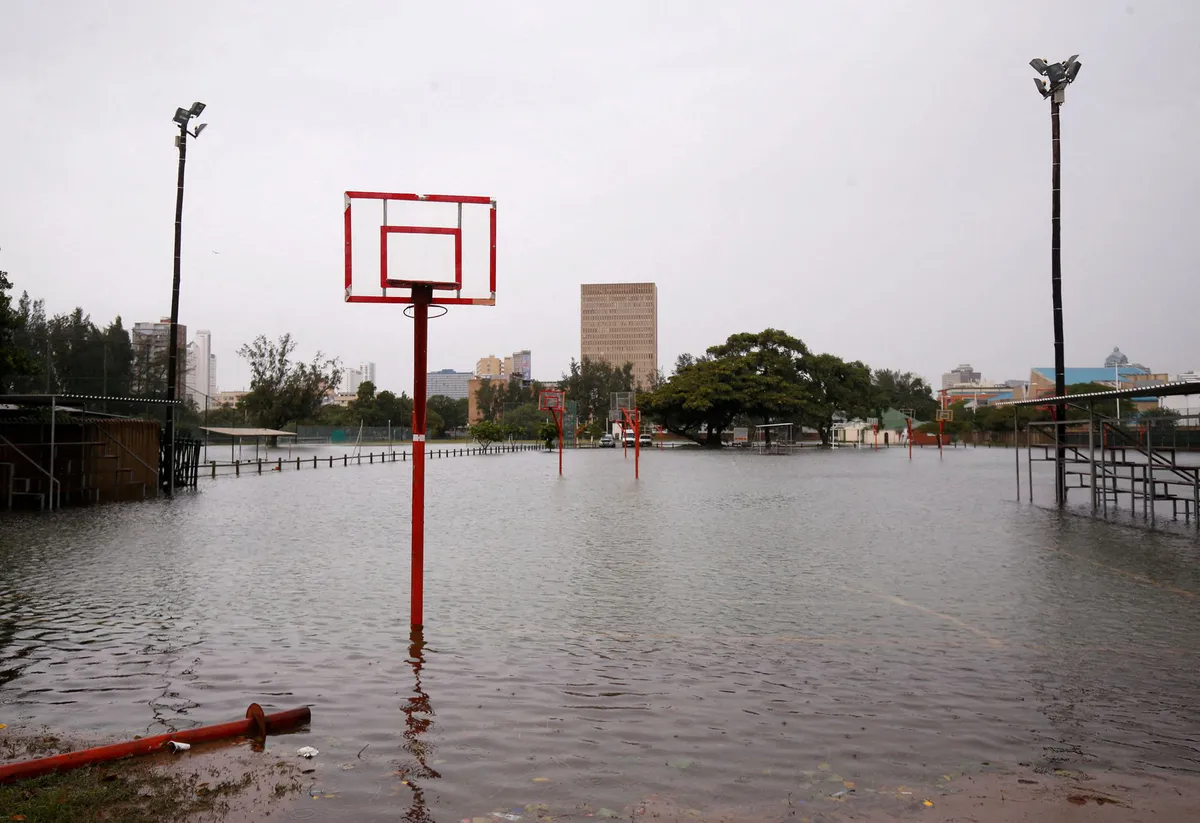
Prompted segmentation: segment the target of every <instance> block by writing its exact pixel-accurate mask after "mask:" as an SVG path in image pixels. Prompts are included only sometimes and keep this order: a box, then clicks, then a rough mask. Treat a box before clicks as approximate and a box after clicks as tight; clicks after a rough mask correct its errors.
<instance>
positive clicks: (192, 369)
mask: <svg viewBox="0 0 1200 823" xmlns="http://www.w3.org/2000/svg"><path fill="white" fill-rule="evenodd" d="M216 362H217V357H216V355H215V354H213V353H212V332H211V331H209V330H208V329H197V330H196V334H195V336H194V337H193V338H192V342H191V343H188V345H187V394H186V395H184V396H186V397H187V398H188V400H189V401H191V402H192V403H194V404H195V405H196V407H197V408H201V409H202V408H204V406H205V401H206V400H208V402H209V404H210V405H211V404H212V403H214V402H215V400H212V399H211V398H215V397H216V396H217V374H216Z"/></svg>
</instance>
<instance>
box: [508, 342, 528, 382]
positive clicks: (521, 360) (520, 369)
mask: <svg viewBox="0 0 1200 823" xmlns="http://www.w3.org/2000/svg"><path fill="white" fill-rule="evenodd" d="M508 373H509V375H510V376H511V375H514V374H519V375H521V378H522V379H523V380H532V379H533V354H532V353H531V352H530V351H529V349H522V350H521V351H515V352H513V356H512V368H511V369H510V370H509V372H508Z"/></svg>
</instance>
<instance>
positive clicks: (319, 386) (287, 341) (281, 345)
mask: <svg viewBox="0 0 1200 823" xmlns="http://www.w3.org/2000/svg"><path fill="white" fill-rule="evenodd" d="M295 350H296V342H295V341H294V340H293V339H292V336H291V335H290V334H284V335H282V336H281V337H280V338H279V340H278V341H275V342H272V341H270V340H268V339H267V338H266V337H265V336H263V335H261V334H260V335H259V336H258V337H256V338H255V339H254V341H253V342H251V343H247V344H245V345H244V346H242V347H241V348H240V349H239V350H238V354H239V355H240V356H241V357H243V358H244V359H245V360H246V361H247V362H248V363H249V364H250V393H249V394H247V395H246V396H245V397H243V398H242V401H241V404H240V407H243V408H245V410H246V411H247V413H248V414H249V416H250V418H251V419H252V420H253V421H254V422H255V423H256V424H258V425H260V426H263V427H266V428H272V429H279V428H282V427H283V426H285V425H287V424H288V423H292V422H296V421H300V420H309V419H312V418H313V417H315V416H316V414H317V411H318V410H319V409H320V407H321V400H322V399H323V398H324V397H325V396H326V394H327V393H328V392H330V391H335V390H336V389H337V387H338V385H339V384H340V383H341V380H342V369H341V365H340V363H338V361H337V360H336V359H329V358H325V356H324V355H323V354H321V353H320V352H317V354H316V355H315V356H314V357H313V359H312V361H311V362H309V363H303V362H297V361H294V360H293V358H292V355H293V354H294V353H295Z"/></svg>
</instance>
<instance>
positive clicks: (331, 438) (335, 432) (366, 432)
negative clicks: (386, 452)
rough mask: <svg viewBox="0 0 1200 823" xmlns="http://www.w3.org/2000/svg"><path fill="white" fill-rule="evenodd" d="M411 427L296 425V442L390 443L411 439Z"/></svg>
mask: <svg viewBox="0 0 1200 823" xmlns="http://www.w3.org/2000/svg"><path fill="white" fill-rule="evenodd" d="M411 439H412V429H409V428H406V427H402V426H363V427H361V428H360V427H358V426H297V427H296V442H298V443H351V444H353V443H392V442H396V441H400V440H411Z"/></svg>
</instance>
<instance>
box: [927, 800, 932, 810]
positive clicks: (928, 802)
mask: <svg viewBox="0 0 1200 823" xmlns="http://www.w3.org/2000/svg"><path fill="white" fill-rule="evenodd" d="M925 805H926V806H929V807H930V808H933V801H932V800H926V801H925Z"/></svg>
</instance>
